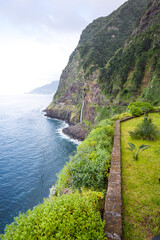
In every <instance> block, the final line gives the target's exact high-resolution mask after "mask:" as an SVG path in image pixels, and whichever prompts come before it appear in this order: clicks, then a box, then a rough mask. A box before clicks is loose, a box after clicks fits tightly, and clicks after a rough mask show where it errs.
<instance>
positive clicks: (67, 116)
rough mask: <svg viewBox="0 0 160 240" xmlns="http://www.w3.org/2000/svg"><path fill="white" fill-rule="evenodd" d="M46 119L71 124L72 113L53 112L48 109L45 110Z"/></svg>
mask: <svg viewBox="0 0 160 240" xmlns="http://www.w3.org/2000/svg"><path fill="white" fill-rule="evenodd" d="M45 112H46V114H45V116H46V117H50V118H57V119H60V120H63V121H66V122H67V123H70V115H71V113H70V112H67V111H64V110H54V111H53V110H52V109H46V110H45Z"/></svg>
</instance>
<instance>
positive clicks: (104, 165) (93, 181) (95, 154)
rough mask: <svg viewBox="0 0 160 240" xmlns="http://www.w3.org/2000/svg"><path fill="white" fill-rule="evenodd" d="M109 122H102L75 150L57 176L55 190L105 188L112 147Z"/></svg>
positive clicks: (61, 191) (111, 129)
mask: <svg viewBox="0 0 160 240" xmlns="http://www.w3.org/2000/svg"><path fill="white" fill-rule="evenodd" d="M112 125H113V123H112V121H110V120H103V121H102V122H100V123H99V124H98V125H97V126H96V128H95V129H93V130H92V131H91V132H90V134H89V135H88V137H87V138H86V140H85V141H83V142H82V143H81V144H80V145H79V146H78V148H77V153H76V154H75V156H73V157H72V158H71V159H70V161H69V163H67V165H66V166H65V167H64V169H62V171H61V172H60V173H59V175H58V180H57V183H56V190H57V192H59V193H60V194H61V193H63V192H64V191H65V189H68V188H71V189H74V190H75V189H78V190H80V189H81V187H85V188H90V189H94V190H103V189H104V188H105V184H106V182H107V181H106V179H107V177H108V171H109V168H110V159H111V152H112V146H113V135H114V128H113V126H112Z"/></svg>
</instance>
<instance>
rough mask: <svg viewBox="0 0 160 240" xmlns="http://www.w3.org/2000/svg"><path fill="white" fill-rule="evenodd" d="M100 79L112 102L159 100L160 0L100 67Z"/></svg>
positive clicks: (104, 91) (156, 1) (152, 4)
mask: <svg viewBox="0 0 160 240" xmlns="http://www.w3.org/2000/svg"><path fill="white" fill-rule="evenodd" d="M99 83H100V86H101V89H102V90H103V93H104V94H105V95H107V97H108V98H109V99H110V102H111V103H114V104H119V103H120V102H122V101H123V102H125V103H126V104H127V103H129V102H130V101H132V100H143V101H149V102H151V103H152V104H159V103H160V1H159V0H154V1H153V2H152V3H151V4H150V5H149V7H148V9H147V11H145V13H144V15H143V16H142V18H141V20H140V22H139V24H138V25H137V27H136V28H135V29H134V31H133V33H132V35H131V36H130V37H129V39H128V40H127V41H126V43H125V44H124V46H123V47H122V48H120V49H119V50H118V51H117V52H116V53H115V55H114V56H113V57H112V58H111V59H110V60H109V61H108V63H107V64H106V66H105V67H104V68H102V69H101V73H100V77H99Z"/></svg>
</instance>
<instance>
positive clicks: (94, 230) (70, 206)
mask: <svg viewBox="0 0 160 240" xmlns="http://www.w3.org/2000/svg"><path fill="white" fill-rule="evenodd" d="M103 197H104V196H103V194H102V193H98V192H92V191H82V193H81V194H79V193H77V192H76V193H70V195H62V196H60V197H52V198H51V199H46V200H44V203H43V204H40V205H38V206H36V207H34V209H33V210H32V211H31V210H29V211H28V212H27V213H26V214H19V217H17V218H15V221H14V222H13V223H12V224H10V225H8V226H7V228H6V229H5V234H4V235H1V236H0V237H1V239H2V240H36V239H46V240H47V239H55V240H64V239H66V240H71V239H73V240H74V239H79V240H80V239H84V240H92V239H98V240H104V239H105V237H104V222H103V221H102V219H101V215H100V212H99V203H98V202H99V201H101V199H103Z"/></svg>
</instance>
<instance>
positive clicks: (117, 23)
mask: <svg viewBox="0 0 160 240" xmlns="http://www.w3.org/2000/svg"><path fill="white" fill-rule="evenodd" d="M149 2H151V1H150V0H141V1H139V0H129V1H128V2H126V3H125V4H123V5H122V6H121V7H120V8H119V9H118V10H117V11H114V12H113V13H112V14H110V15H109V16H108V17H101V18H98V19H97V20H94V21H93V23H91V24H90V25H89V26H88V27H87V28H86V29H85V30H84V31H83V32H82V35H81V38H80V41H79V44H78V46H77V48H76V49H75V50H74V52H73V53H72V55H71V56H70V59H69V63H68V65H67V66H66V68H65V69H64V70H63V72H62V75H61V78H60V83H59V87H58V90H57V92H56V94H55V96H54V99H53V102H52V103H51V104H50V105H49V106H48V108H47V109H46V114H47V116H49V117H54V118H59V119H62V120H65V121H67V122H68V123H71V124H77V123H79V122H80V113H81V106H82V103H83V101H84V108H83V120H88V121H90V122H92V123H93V122H94V120H95V117H96V115H97V108H98V107H101V106H105V105H109V104H110V101H109V99H108V98H107V97H106V96H105V95H104V94H102V92H101V89H100V87H99V83H98V82H97V80H98V79H99V74H100V69H101V68H104V67H105V65H106V63H107V62H108V60H109V59H110V58H111V57H113V55H114V54H115V52H116V51H117V50H118V49H119V48H120V47H122V46H123V44H124V42H125V41H126V40H127V38H128V37H129V36H130V34H131V33H132V31H133V29H134V26H135V24H136V22H137V20H138V19H139V17H140V16H141V15H142V13H143V11H144V9H145V8H146V7H147V5H148V3H149ZM100 83H101V84H100V85H101V86H102V88H103V82H102V81H100Z"/></svg>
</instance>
